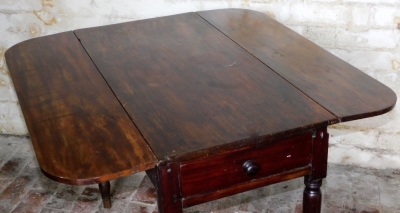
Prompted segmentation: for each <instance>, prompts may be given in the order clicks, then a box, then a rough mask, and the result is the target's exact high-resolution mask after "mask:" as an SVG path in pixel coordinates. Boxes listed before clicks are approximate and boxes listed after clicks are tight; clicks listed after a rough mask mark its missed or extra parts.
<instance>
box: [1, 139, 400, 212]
mask: <svg viewBox="0 0 400 213" xmlns="http://www.w3.org/2000/svg"><path fill="white" fill-rule="evenodd" d="M302 182H303V180H302V179H301V178H299V179H295V180H292V181H287V182H283V183H279V184H275V185H271V186H267V187H263V188H260V189H257V190H252V191H249V192H245V193H241V194H238V195H235V196H231V197H228V198H224V199H220V200H217V201H214V202H209V203H205V204H201V205H198V206H194V207H191V208H188V209H185V212H198V213H200V212H219V213H221V212H227V213H228V212H229V213H230V212H238V213H249V212H301V201H302V191H303V183H302ZM322 191H323V207H322V212H324V213H326V212H327V213H329V212H332V213H336V212H360V213H361V212H363V213H368V212H370V213H378V212H399V213H400V171H389V170H369V169H361V168H356V167H351V166H341V165H330V166H329V170H328V178H327V179H326V180H325V182H324V184H323V187H322ZM112 193H113V198H112V204H113V207H112V208H111V209H109V210H105V209H104V208H103V207H102V205H101V199H100V195H99V192H98V188H97V185H89V186H69V185H65V184H60V183H56V182H54V181H51V180H49V179H47V178H46V177H44V176H43V175H42V174H41V173H40V171H39V168H38V165H37V162H36V159H35V157H34V154H33V151H32V146H31V144H30V141H29V139H27V138H21V137H12V136H9V137H6V136H0V213H6V212H23V213H27V212H42V213H50V212H54V213H66V212H93V213H94V212H118V213H120V212H135V213H137V212H157V210H156V209H157V208H156V199H155V196H156V194H155V190H154V187H153V186H152V185H151V183H150V180H149V179H148V177H147V176H146V175H145V173H143V172H142V173H138V174H135V175H131V176H129V177H126V178H121V179H118V180H116V181H113V182H112Z"/></svg>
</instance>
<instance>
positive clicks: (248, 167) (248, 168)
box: [243, 160, 260, 176]
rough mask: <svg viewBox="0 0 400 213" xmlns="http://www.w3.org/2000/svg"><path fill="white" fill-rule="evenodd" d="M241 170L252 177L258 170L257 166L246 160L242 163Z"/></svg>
mask: <svg viewBox="0 0 400 213" xmlns="http://www.w3.org/2000/svg"><path fill="white" fill-rule="evenodd" d="M243 169H244V171H245V172H246V174H247V175H248V176H253V175H255V174H257V172H258V170H259V169H260V168H259V167H258V166H257V164H256V163H255V162H254V161H252V160H248V161H246V162H244V163H243Z"/></svg>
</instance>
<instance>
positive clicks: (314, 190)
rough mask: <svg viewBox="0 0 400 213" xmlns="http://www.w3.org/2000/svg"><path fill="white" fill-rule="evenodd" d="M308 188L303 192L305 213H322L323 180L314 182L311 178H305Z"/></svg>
mask: <svg viewBox="0 0 400 213" xmlns="http://www.w3.org/2000/svg"><path fill="white" fill-rule="evenodd" d="M304 184H305V185H306V188H305V189H304V192H303V212H305V213H320V212H321V203H322V194H321V189H320V188H321V186H322V179H316V180H312V179H311V178H310V177H309V176H305V177H304Z"/></svg>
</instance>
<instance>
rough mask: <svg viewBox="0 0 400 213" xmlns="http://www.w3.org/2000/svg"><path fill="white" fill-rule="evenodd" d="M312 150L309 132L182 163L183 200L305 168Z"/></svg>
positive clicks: (309, 161) (309, 160)
mask: <svg viewBox="0 0 400 213" xmlns="http://www.w3.org/2000/svg"><path fill="white" fill-rule="evenodd" d="M311 151H312V133H311V132H306V133H303V134H301V135H297V136H294V137H292V138H288V139H283V140H279V141H274V142H269V143H266V144H260V145H257V146H254V147H246V148H241V149H237V150H233V151H231V152H229V153H223V154H218V155H214V156H211V157H208V158H203V159H200V160H194V161H189V162H182V163H181V189H182V197H183V198H185V197H190V196H193V195H199V194H204V193H208V192H213V191H217V190H220V189H224V188H228V187H231V186H234V185H236V184H240V183H246V182H249V181H252V180H256V179H261V178H264V177H268V176H271V175H275V174H280V173H284V172H285V171H290V170H293V169H296V168H302V167H306V166H308V165H310V163H311ZM244 164H245V165H244ZM253 173H255V174H253Z"/></svg>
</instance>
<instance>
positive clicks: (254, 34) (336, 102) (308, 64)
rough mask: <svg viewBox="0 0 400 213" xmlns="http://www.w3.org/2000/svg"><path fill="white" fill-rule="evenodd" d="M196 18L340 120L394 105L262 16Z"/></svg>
mask: <svg viewBox="0 0 400 213" xmlns="http://www.w3.org/2000/svg"><path fill="white" fill-rule="evenodd" d="M198 14H199V15H200V16H201V17H202V18H204V19H205V20H206V21H207V22H209V23H210V24H212V25H213V26H215V27H216V28H218V29H219V30H220V31H221V32H222V33H224V34H225V35H227V36H228V37H229V38H231V39H232V40H234V41H235V42H236V43H237V44H238V45H240V46H241V47H243V48H244V49H246V50H247V51H248V52H249V53H251V54H252V55H254V56H255V57H257V58H258V59H259V60H260V61H262V62H263V63H265V64H266V65H267V66H268V67H270V68H271V69H273V70H274V71H275V72H277V73H278V74H279V75H281V76H283V77H284V78H285V79H286V80H288V81H289V82H290V83H292V84H293V85H294V86H296V87H297V88H299V89H300V90H301V91H303V92H304V93H305V94H307V95H308V96H309V97H310V98H312V99H313V100H315V101H316V102H318V103H319V104H321V105H322V106H323V107H325V108H326V109H328V110H329V111H330V112H332V113H333V114H334V115H336V116H337V117H338V119H339V120H341V121H342V122H344V121H350V120H355V119H361V118H366V117H371V116H375V115H380V114H383V113H386V112H388V111H390V110H391V109H392V108H393V107H394V105H395V104H396V99H397V97H396V94H395V93H394V92H393V90H391V89H389V88H388V87H387V86H385V85H383V84H382V83H380V82H378V81H377V80H375V79H373V78H372V77H370V76H368V75H367V74H365V73H363V72H361V71H360V70H358V69H356V68H355V67H353V66H351V65H350V64H348V63H346V62H344V61H342V60H341V59H339V58H338V57H336V56H334V55H333V54H331V53H329V52H327V51H326V50H324V49H322V48H321V47H319V46H317V45H316V44H314V43H312V42H310V41H309V40H307V39H306V38H304V37H302V36H299V35H298V34H297V33H295V32H294V31H292V30H290V29H289V28H287V27H285V26H284V25H282V24H280V23H278V22H277V21H275V20H274V19H272V18H270V17H268V16H267V15H265V14H263V13H260V12H256V11H251V10H242V9H228V10H215V11H202V12H198Z"/></svg>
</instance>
